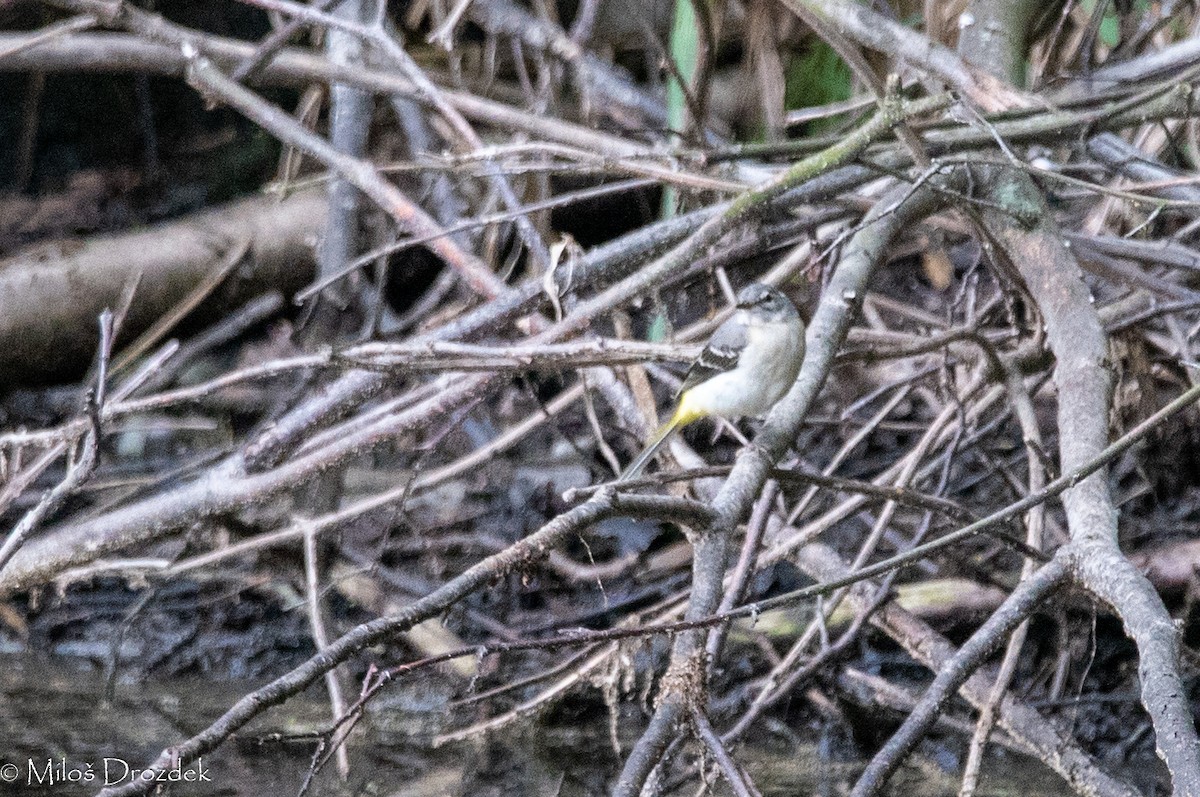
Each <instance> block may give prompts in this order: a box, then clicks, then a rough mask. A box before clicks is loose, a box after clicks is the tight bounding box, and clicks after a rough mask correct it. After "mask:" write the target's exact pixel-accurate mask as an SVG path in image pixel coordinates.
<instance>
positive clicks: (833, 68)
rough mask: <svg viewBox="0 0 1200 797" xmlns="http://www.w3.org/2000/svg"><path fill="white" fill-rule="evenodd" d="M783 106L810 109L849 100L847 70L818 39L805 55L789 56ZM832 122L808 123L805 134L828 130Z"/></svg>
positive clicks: (848, 75)
mask: <svg viewBox="0 0 1200 797" xmlns="http://www.w3.org/2000/svg"><path fill="white" fill-rule="evenodd" d="M784 86H785V88H784V105H785V107H786V108H787V109H788V110H792V109H794V108H811V107H813V106H816V105H825V104H827V103H831V102H839V101H841V100H845V99H849V97H850V90H851V74H850V67H848V66H846V63H845V62H844V61H843V60H842V59H841V58H840V57H839V56H838V54H837V53H836V52H834V50H833V48H832V47H830V46H829V45H828V44H826V43H825V42H823V41H821V40H819V39H813V40H812V42H811V43H810V44H809V47H808V50H807V52H805V53H802V54H797V55H794V56H792V58H791V59H790V60H789V62H788V64H787V67H786V68H785V74H784ZM834 122H836V118H834V119H820V120H817V121H814V122H812V123H810V125H809V130H808V132H810V133H818V132H821V131H822V130H824V129H827V128H829V127H830V126H831V125H832V124H833V123H834Z"/></svg>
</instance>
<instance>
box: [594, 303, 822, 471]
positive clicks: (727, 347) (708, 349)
mask: <svg viewBox="0 0 1200 797" xmlns="http://www.w3.org/2000/svg"><path fill="white" fill-rule="evenodd" d="M803 360H804V322H803V321H802V320H801V319H800V313H799V312H797V311H796V306H795V305H794V304H792V301H791V300H790V299H788V298H787V297H786V296H784V295H783V294H782V293H780V292H779V291H777V290H775V289H774V288H772V287H770V286H768V285H763V284H761V283H758V282H752V283H750V284H749V285H747V286H746V287H744V288H742V289H741V290H740V291H739V292H738V295H737V309H736V310H735V311H734V313H733V315H732V316H730V317H729V318H728V319H727V320H726V321H725V323H723V324H721V326H719V327H717V331H716V332H714V333H713V336H712V338H711V339H709V341H708V345H707V346H705V347H704V351H702V352H700V356H699V357H697V358H696V359H695V360H694V361H693V362H692V364H691V366H690V367H689V368H688V372H687V376H686V377H684V380H683V385H682V387H680V388H679V393H678V395H677V398H678V400H679V402H678V404H677V405H676V407H675V412H674V413H673V414H672V415H671V419H670V420H669V421H667V422H666V423H664V424H663V425H662V426H660V427H659V428H658V431H656V432H655V433H654V436H653V437H651V438H650V442H648V443H647V444H646V448H645V449H643V450H642V453H640V454H638V456H637V459H635V460H634V461H633V462H632V463H630V465H629V467H627V468H626V469H625V470H624V472H623V473H621V475H620V476H618V477H617V481H618V482H623V481H627V480H629V479H633V478H636V477H637V475H638V474H639V473H641V472H642V469H643V468H645V467H646V464H647V463H648V462H649V461H650V460H651V458H653V457H654V455H655V454H656V453H657V452H658V449H659V448H661V447H662V445H663V443H665V442H666V441H667V438H669V437H670V436H671V432H673V431H675V430H676V429H678V428H679V427H681V426H685V425H687V424H689V423H691V422H692V421H695V420H699V419H700V418H708V417H711V416H716V417H719V418H736V417H741V416H746V417H752V416H757V415H762V414H764V413H766V412H767V410H769V409H771V407H773V406H775V402H777V401H779V399H781V398H782V397H783V394H784V393H787V391H788V389H789V388H791V386H792V383H793V382H795V381H796V375H797V374H798V373H800V363H801V362H802V361H803Z"/></svg>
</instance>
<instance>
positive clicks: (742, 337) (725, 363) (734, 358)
mask: <svg viewBox="0 0 1200 797" xmlns="http://www.w3.org/2000/svg"><path fill="white" fill-rule="evenodd" d="M745 348H746V326H745V325H744V324H742V323H740V322H739V321H737V320H735V319H734V318H730V319H729V320H727V321H726V322H725V323H724V324H721V326H719V327H717V331H716V332H714V333H713V336H712V338H710V339H709V341H708V345H707V346H705V347H704V350H703V351H701V352H700V356H699V357H697V358H696V359H695V360H693V361H692V364H691V366H689V367H688V372H687V376H685V377H684V378H683V384H682V385H681V386H680V388H679V393H678V394H677V395H683V393H684V392H685V391H687V390H690V389H691V388H693V387H695V386H696V385H698V384H700V383H701V382H706V381H708V380H709V379H712V378H713V377H714V376H716V375H717V374H720V373H724V372H725V371H732V370H733V369H734V368H737V364H738V358H739V357H740V356H741V354H742V350H743V349H745Z"/></svg>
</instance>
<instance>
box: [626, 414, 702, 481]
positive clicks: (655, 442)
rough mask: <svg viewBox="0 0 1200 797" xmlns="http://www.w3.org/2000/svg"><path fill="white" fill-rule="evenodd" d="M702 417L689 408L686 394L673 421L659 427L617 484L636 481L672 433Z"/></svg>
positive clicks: (672, 417)
mask: <svg viewBox="0 0 1200 797" xmlns="http://www.w3.org/2000/svg"><path fill="white" fill-rule="evenodd" d="M701 415H703V413H699V412H696V411H695V410H693V409H692V408H691V407H689V406H688V401H687V395H686V394H685V395H684V398H683V401H681V402H680V403H679V407H677V408H676V410H675V414H674V415H672V416H671V420H669V421H667V422H666V423H664V424H663V425H662V426H660V427H658V431H656V432H655V433H654V435H653V436H652V437H651V438H650V441H649V442H648V443H646V447H645V448H643V449H642V453H640V454H638V455H637V459H635V460H634V461H633V462H631V463H629V467H627V468H626V469H625V470H623V471H621V475H620V476H618V477H617V482H627V481H629V480H630V479H636V478H637V477H638V476H639V475H640V474H641V472H642V471H643V470H645V469H646V465H648V464H649V463H650V460H652V459H654V455H655V454H657V453H658V450H659V449H660V448H662V447H663V443H665V442H667V440H669V439H670V438H671V433H672V432H674V431H675V430H676V429H678V428H679V427H680V426H684V425H686V424H689V423H691V422H692V421H694V420H696V419H697V418H699V417H701Z"/></svg>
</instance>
